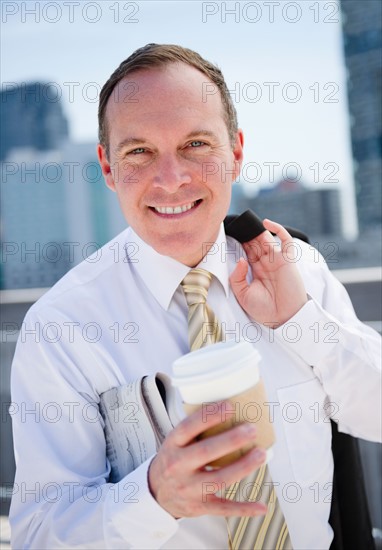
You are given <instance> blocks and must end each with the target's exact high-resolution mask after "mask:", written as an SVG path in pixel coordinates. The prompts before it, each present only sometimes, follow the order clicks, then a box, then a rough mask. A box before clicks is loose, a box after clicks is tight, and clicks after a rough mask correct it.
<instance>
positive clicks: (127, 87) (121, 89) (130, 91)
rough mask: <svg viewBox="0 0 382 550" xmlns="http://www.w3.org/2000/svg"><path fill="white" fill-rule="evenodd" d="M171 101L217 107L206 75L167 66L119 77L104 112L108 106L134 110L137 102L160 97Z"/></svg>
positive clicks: (185, 67) (216, 94)
mask: <svg viewBox="0 0 382 550" xmlns="http://www.w3.org/2000/svg"><path fill="white" fill-rule="evenodd" d="M164 95H166V96H167V97H169V98H171V96H172V99H173V100H180V101H181V100H182V99H183V100H184V101H187V100H188V99H190V98H191V97H192V100H193V101H198V102H200V103H207V101H208V102H209V103H215V104H216V105H219V104H221V103H222V102H221V97H220V93H219V90H218V87H217V86H216V85H215V84H214V83H213V82H212V81H211V80H210V79H209V78H208V76H207V75H205V74H204V73H202V72H201V71H199V70H198V69H196V68H195V67H192V66H190V65H187V64H185V63H177V62H174V63H169V64H166V65H164V66H160V67H147V68H143V69H137V70H134V71H132V72H131V73H129V74H127V75H126V76H125V77H123V78H122V79H121V80H120V81H119V82H118V83H117V84H116V86H115V88H114V90H113V92H112V93H111V95H110V97H109V100H108V103H107V111H110V110H112V107H111V106H112V104H121V103H123V104H127V105H131V106H134V104H137V103H138V102H139V101H144V100H146V99H148V100H150V99H151V98H152V99H155V98H157V97H158V96H164Z"/></svg>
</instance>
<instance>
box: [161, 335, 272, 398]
mask: <svg viewBox="0 0 382 550" xmlns="http://www.w3.org/2000/svg"><path fill="white" fill-rule="evenodd" d="M260 359H261V357H260V354H259V352H258V351H257V350H255V349H254V347H253V346H252V344H250V343H249V342H246V341H240V342H235V341H234V340H228V341H227V342H219V343H217V344H212V345H210V346H206V347H205V348H201V349H199V350H197V351H193V352H191V353H187V354H186V355H183V356H182V357H180V358H179V359H177V360H176V361H175V362H174V363H173V376H172V384H173V385H174V386H176V387H178V388H179V391H180V393H181V395H182V398H183V401H185V402H186V403H189V404H198V403H204V402H211V401H219V400H222V399H227V398H228V397H232V396H233V395H236V394H238V393H241V392H243V391H245V390H247V389H249V388H251V387H252V386H254V385H255V384H257V382H258V381H259V370H258V366H257V365H258V363H259V361H260Z"/></svg>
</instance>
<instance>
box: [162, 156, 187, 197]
mask: <svg viewBox="0 0 382 550" xmlns="http://www.w3.org/2000/svg"><path fill="white" fill-rule="evenodd" d="M154 170H155V174H154V179H153V184H154V186H155V187H161V188H163V189H165V190H166V191H167V192H168V193H175V192H176V191H177V190H178V189H179V187H181V186H182V185H184V184H187V183H191V180H192V178H191V174H190V170H189V167H187V163H186V161H185V160H184V159H182V158H180V157H179V156H177V155H172V154H167V155H162V156H161V157H160V158H159V159H157V162H156V163H155V166H154Z"/></svg>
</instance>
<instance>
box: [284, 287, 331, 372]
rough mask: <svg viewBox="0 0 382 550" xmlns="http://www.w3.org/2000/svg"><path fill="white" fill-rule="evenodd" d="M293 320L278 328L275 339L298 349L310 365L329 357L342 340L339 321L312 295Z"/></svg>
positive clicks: (293, 348)
mask: <svg viewBox="0 0 382 550" xmlns="http://www.w3.org/2000/svg"><path fill="white" fill-rule="evenodd" d="M308 298H309V299H308V301H307V303H306V304H304V305H303V307H302V308H301V309H300V310H299V311H298V312H297V313H296V314H295V315H294V316H293V317H292V318H291V319H289V321H287V322H286V323H284V324H283V325H281V326H280V327H278V328H277V329H275V331H274V335H275V341H277V342H279V343H281V344H282V345H283V346H286V347H288V349H292V350H294V352H295V353H297V354H298V355H299V356H300V357H301V358H302V359H303V360H304V361H305V362H306V363H308V365H312V366H315V365H316V364H317V363H319V362H320V361H322V360H323V359H325V358H326V357H327V356H328V355H329V354H330V353H331V352H332V350H333V348H334V347H335V346H337V345H338V343H339V342H340V339H341V337H340V331H339V328H340V326H339V323H338V321H337V320H336V319H335V318H334V317H332V316H331V315H330V314H329V313H327V312H326V311H325V310H324V309H322V307H321V306H320V304H319V303H318V302H316V300H315V299H314V298H312V297H311V296H308Z"/></svg>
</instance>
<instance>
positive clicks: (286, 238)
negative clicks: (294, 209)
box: [263, 218, 293, 245]
mask: <svg viewBox="0 0 382 550" xmlns="http://www.w3.org/2000/svg"><path fill="white" fill-rule="evenodd" d="M263 224H264V227H266V228H267V229H268V230H269V231H271V232H272V233H275V234H276V235H277V236H278V238H279V239H280V241H281V244H282V245H285V244H289V243H290V242H293V238H292V236H291V235H290V233H288V231H287V230H286V229H285V227H284V226H282V225H280V224H279V223H276V222H273V221H272V220H268V219H267V218H266V219H265V220H264V221H263Z"/></svg>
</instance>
